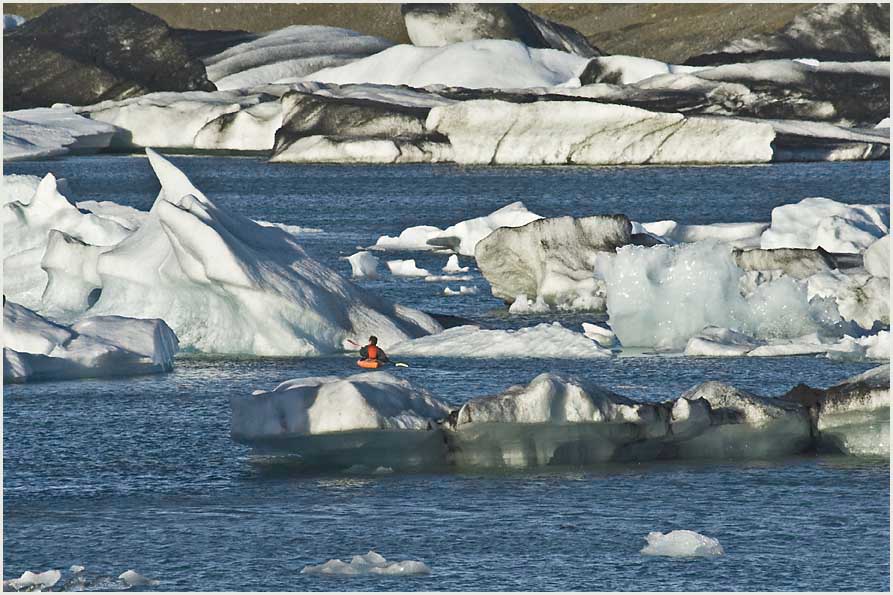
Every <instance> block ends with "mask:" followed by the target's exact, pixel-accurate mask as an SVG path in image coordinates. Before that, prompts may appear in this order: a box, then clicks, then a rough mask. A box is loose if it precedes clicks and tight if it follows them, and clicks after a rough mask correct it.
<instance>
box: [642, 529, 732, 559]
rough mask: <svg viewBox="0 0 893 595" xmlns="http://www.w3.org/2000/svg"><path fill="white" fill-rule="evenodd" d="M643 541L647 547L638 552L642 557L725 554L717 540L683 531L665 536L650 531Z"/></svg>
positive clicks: (707, 556)
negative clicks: (646, 543)
mask: <svg viewBox="0 0 893 595" xmlns="http://www.w3.org/2000/svg"><path fill="white" fill-rule="evenodd" d="M645 541H647V542H648V545H646V546H645V547H644V548H642V549H641V550H640V552H639V553H640V554H642V555H644V556H668V557H671V558H691V557H696V558H712V557H715V556H722V555H723V554H725V551H724V550H723V549H722V546H721V545H720V544H719V541H718V540H716V539H713V538H712V537H707V536H706V535H701V534H700V533H696V532H694V531H687V530H684V529H682V530H677V531H670V532H669V533H667V534H663V533H659V532H656V531H652V532H651V533H649V534H648V535H647V536H646V537H645Z"/></svg>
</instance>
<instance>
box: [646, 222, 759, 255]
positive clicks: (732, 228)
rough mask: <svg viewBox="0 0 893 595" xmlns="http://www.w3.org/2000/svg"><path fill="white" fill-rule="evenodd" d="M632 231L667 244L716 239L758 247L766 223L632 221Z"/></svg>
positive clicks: (740, 245) (744, 246)
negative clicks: (654, 237)
mask: <svg viewBox="0 0 893 595" xmlns="http://www.w3.org/2000/svg"><path fill="white" fill-rule="evenodd" d="M632 225H633V233H648V234H651V235H653V236H656V237H657V238H659V239H661V240H662V241H663V242H664V243H667V244H678V243H691V242H703V241H707V240H716V241H719V242H723V243H726V244H729V245H730V246H734V247H736V248H758V247H759V246H760V236H761V235H762V233H763V232H764V231H766V228H768V227H769V224H768V223H711V224H706V225H685V224H681V223H678V222H676V221H671V220H667V221H654V222H651V223H637V222H635V221H634V222H633V223H632Z"/></svg>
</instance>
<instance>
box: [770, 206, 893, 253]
mask: <svg viewBox="0 0 893 595" xmlns="http://www.w3.org/2000/svg"><path fill="white" fill-rule="evenodd" d="M888 233H890V206H889V205H883V204H878V205H851V204H844V203H841V202H837V201H834V200H831V199H828V198H820V197H817V198H804V199H803V200H801V201H800V202H798V203H795V204H788V205H782V206H780V207H776V208H774V209H772V224H771V225H770V227H769V229H767V230H766V231H765V232H763V235H762V237H761V238H760V247H761V248H818V247H819V246H821V247H822V248H824V249H825V250H827V251H828V252H848V253H860V252H863V251H864V250H865V249H866V248H868V247H869V246H871V245H872V244H873V243H874V242H875V241H877V240H878V239H879V238H881V237H882V236H885V235H887V234H888Z"/></svg>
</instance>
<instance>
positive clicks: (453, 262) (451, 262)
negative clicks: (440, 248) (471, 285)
mask: <svg viewBox="0 0 893 595" xmlns="http://www.w3.org/2000/svg"><path fill="white" fill-rule="evenodd" d="M443 272H444V273H467V272H468V267H462V266H459V257H458V256H456V255H455V254H453V255H451V256H450V257H449V258H448V259H447V263H446V264H445V265H444V266H443Z"/></svg>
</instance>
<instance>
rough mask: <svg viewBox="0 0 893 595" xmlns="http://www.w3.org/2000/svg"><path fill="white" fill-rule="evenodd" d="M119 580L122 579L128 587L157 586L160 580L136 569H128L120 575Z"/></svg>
mask: <svg viewBox="0 0 893 595" xmlns="http://www.w3.org/2000/svg"><path fill="white" fill-rule="evenodd" d="M118 580H119V581H122V582H123V583H124V584H125V585H127V586H128V587H149V586H155V585H157V584H158V582H159V581H157V580H155V579H150V578H146V577H144V576H143V575H142V574H140V573H139V572H137V571H136V570H126V571H124V572H122V573H121V574H120V575H119V576H118Z"/></svg>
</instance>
